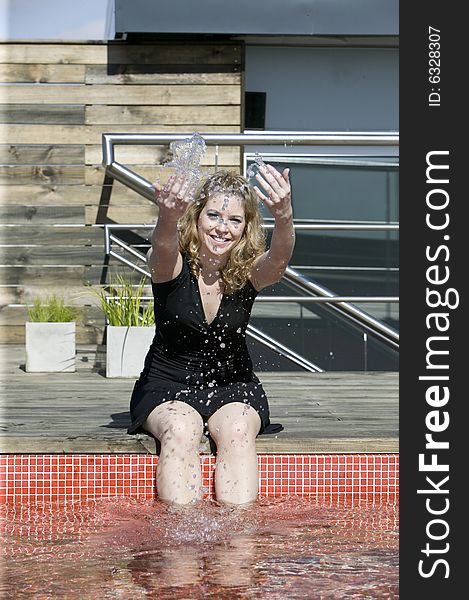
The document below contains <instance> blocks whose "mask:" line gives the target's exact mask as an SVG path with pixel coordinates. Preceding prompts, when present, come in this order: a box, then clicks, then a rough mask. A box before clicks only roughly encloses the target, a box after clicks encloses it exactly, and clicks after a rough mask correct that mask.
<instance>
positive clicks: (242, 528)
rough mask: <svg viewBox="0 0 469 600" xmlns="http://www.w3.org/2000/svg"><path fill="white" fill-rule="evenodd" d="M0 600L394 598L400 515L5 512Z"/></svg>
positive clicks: (377, 509) (95, 509) (280, 506)
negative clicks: (6, 599)
mask: <svg viewBox="0 0 469 600" xmlns="http://www.w3.org/2000/svg"><path fill="white" fill-rule="evenodd" d="M1 521H2V527H1V540H2V546H3V550H2V555H3V556H2V579H1V582H0V597H1V598H8V599H16V598H19V599H20V598H38V599H40V600H47V599H56V598H60V599H69V598H70V599H76V598H79V599H81V600H82V599H83V600H88V599H89V600H95V599H106V598H119V599H123V600H124V599H125V600H128V599H129V600H130V599H131V600H139V599H144V598H155V599H158V600H161V599H162V600H164V599H166V598H171V600H176V599H184V600H186V599H187V600H198V599H202V598H217V599H221V600H231V599H235V598H240V599H243V600H244V599H251V598H256V599H259V600H261V599H262V600H270V599H279V600H283V599H285V598H287V599H289V600H290V599H295V598H302V599H313V600H314V599H316V598H317V599H341V600H342V599H355V598H380V599H387V598H398V597H399V591H398V590H399V588H398V508H397V506H396V505H393V504H386V503H383V504H373V503H370V502H365V501H355V502H353V503H352V502H350V501H345V500H338V499H337V500H333V501H330V500H329V501H326V500H311V499H306V498H299V497H291V496H290V497H282V498H277V499H260V500H259V501H258V502H257V503H256V504H255V505H252V506H250V507H249V508H245V509H230V508H228V507H225V506H220V505H218V504H217V503H216V502H214V501H209V500H205V501H203V502H202V503H200V504H198V505H196V506H191V507H188V508H179V509H175V508H172V507H169V506H166V505H164V504H161V503H159V502H157V501H153V500H136V499H132V498H113V499H101V500H93V501H76V502H67V503H65V504H59V503H51V502H44V503H23V504H21V505H19V504H17V505H3V506H2V507H1Z"/></svg>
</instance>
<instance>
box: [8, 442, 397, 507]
mask: <svg viewBox="0 0 469 600" xmlns="http://www.w3.org/2000/svg"><path fill="white" fill-rule="evenodd" d="M200 461H201V467H202V481H203V486H204V490H205V496H206V497H207V498H212V497H213V495H214V488H213V471H214V466H215V457H214V456H201V459H200ZM157 463H158V457H157V456H155V455H151V454H4V455H0V502H3V503H4V502H21V501H27V500H29V501H66V500H88V499H90V500H91V499H97V498H110V497H121V496H126V497H132V498H140V499H152V498H155V497H156V490H155V471H156V465H157ZM398 477H399V455H398V454H384V453H383V454H381V453H380V454H259V484H260V487H259V493H260V496H263V497H269V498H274V497H279V496H287V495H296V496H302V497H314V498H326V499H327V498H334V497H341V498H344V499H351V500H354V499H358V498H363V499H369V500H384V501H388V502H396V501H397V500H398V496H399V481H398Z"/></svg>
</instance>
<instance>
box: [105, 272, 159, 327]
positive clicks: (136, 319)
mask: <svg viewBox="0 0 469 600" xmlns="http://www.w3.org/2000/svg"><path fill="white" fill-rule="evenodd" d="M145 282H146V279H145V277H142V279H141V280H140V282H139V284H138V285H137V286H134V285H133V284H132V283H131V282H130V281H129V280H128V279H126V278H125V277H124V276H123V275H116V277H115V279H113V280H111V281H110V282H109V285H108V286H106V287H105V288H102V289H101V290H100V291H99V292H98V297H99V301H100V304H101V309H102V311H103V312H104V314H105V315H106V318H107V321H108V323H109V325H112V326H118V327H119V326H120V327H122V326H124V327H131V326H140V327H147V326H151V325H154V324H155V315H154V312H153V302H149V303H147V304H146V305H145V304H144V301H143V300H142V296H143V294H144V288H145Z"/></svg>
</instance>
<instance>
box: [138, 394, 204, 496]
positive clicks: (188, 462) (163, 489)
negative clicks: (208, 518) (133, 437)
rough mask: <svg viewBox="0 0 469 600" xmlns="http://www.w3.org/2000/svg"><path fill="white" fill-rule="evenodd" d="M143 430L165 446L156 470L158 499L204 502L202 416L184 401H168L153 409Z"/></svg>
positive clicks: (162, 448)
mask: <svg viewBox="0 0 469 600" xmlns="http://www.w3.org/2000/svg"><path fill="white" fill-rule="evenodd" d="M143 428H144V429H146V430H147V431H150V432H151V433H152V434H153V435H154V436H155V437H156V438H157V439H158V440H159V441H160V443H161V452H160V456H159V458H158V468H157V471H156V487H157V490H158V498H160V500H163V501H165V502H173V503H176V504H188V503H189V502H194V501H196V500H200V499H201V498H202V476H201V470H200V458H199V446H200V440H201V437H202V432H203V421H202V417H201V416H200V415H199V413H198V412H197V411H196V410H195V409H194V408H192V406H189V405H188V404H185V403H184V402H179V401H177V400H174V401H170V402H164V403H163V404H160V405H159V406H157V407H156V408H155V409H154V410H152V412H151V413H150V414H149V415H148V418H147V420H146V421H145V423H144V424H143Z"/></svg>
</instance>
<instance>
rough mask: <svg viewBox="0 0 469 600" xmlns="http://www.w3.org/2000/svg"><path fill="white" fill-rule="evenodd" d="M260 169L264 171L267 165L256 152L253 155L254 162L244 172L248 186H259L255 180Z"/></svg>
mask: <svg viewBox="0 0 469 600" xmlns="http://www.w3.org/2000/svg"><path fill="white" fill-rule="evenodd" d="M261 167H263V168H265V169H266V168H267V165H266V164H265V162H264V161H263V159H262V156H261V155H260V154H259V153H258V152H256V153H255V154H254V162H253V163H251V164H250V165H249V167H248V169H247V171H246V179H247V180H248V181H249V185H250V186H252V187H254V186H258V185H259V183H258V181H257V179H256V175H257V173H259V169H260V168H261Z"/></svg>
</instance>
